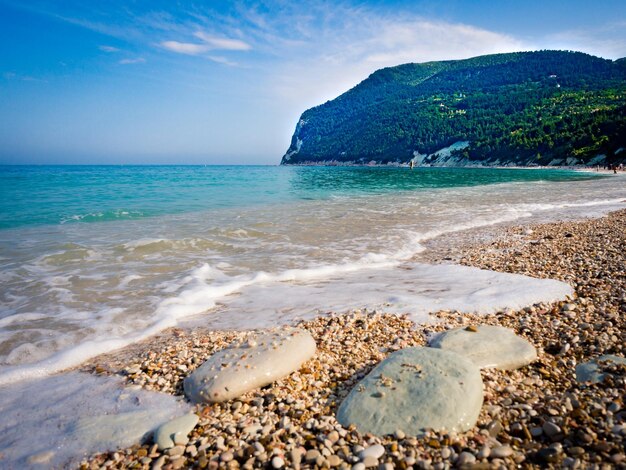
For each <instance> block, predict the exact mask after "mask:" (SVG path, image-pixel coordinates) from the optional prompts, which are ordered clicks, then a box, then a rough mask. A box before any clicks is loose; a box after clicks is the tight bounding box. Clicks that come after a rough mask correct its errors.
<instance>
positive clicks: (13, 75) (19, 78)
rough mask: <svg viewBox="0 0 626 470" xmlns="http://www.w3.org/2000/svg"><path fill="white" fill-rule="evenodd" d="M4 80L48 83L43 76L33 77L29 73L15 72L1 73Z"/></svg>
mask: <svg viewBox="0 0 626 470" xmlns="http://www.w3.org/2000/svg"><path fill="white" fill-rule="evenodd" d="M2 76H3V77H4V79H5V80H17V81H21V82H39V83H48V80H46V79H43V78H37V77H33V76H31V75H22V74H19V73H15V72H4V73H3V74H2Z"/></svg>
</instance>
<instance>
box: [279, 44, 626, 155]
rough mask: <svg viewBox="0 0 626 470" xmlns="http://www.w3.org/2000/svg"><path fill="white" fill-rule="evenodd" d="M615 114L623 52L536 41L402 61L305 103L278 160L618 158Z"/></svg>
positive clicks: (620, 127)
mask: <svg viewBox="0 0 626 470" xmlns="http://www.w3.org/2000/svg"><path fill="white" fill-rule="evenodd" d="M625 118H626V61H625V60H624V59H620V60H617V61H611V60H605V59H601V58H598V57H593V56H590V55H587V54H583V53H580V52H564V51H539V52H519V53H511V54H496V55H488V56H482V57H476V58H473V59H467V60H455V61H442V62H427V63H422V64H404V65H399V66H397V67H390V68H385V69H381V70H378V71H376V72H374V73H373V74H372V75H370V76H369V77H368V78H367V79H366V80H364V81H363V82H361V83H360V84H358V85H357V86H355V87H354V88H352V89H351V90H349V91H348V92H346V93H344V94H343V95H341V96H339V97H338V98H336V99H334V100H332V101H328V102H326V103H324V104H322V105H320V106H317V107H314V108H311V109H309V110H307V111H305V112H304V113H303V114H302V117H301V118H300V121H299V123H298V125H297V127H296V131H295V133H294V135H293V137H292V140H291V145H290V147H289V149H288V150H287V153H286V154H285V156H284V157H283V159H282V162H281V163H282V164H304V163H338V164H342V163H345V164H350V163H354V164H363V163H370V162H375V163H379V164H385V163H406V162H408V161H409V160H411V159H413V160H414V161H416V163H418V164H433V165H548V164H552V165H559V164H575V163H578V164H581V163H586V164H596V163H600V164H602V163H605V162H609V163H613V162H623V161H624V160H625V159H626V119H625ZM450 146H452V147H451V148H448V149H447V150H444V151H442V152H439V151H440V150H441V149H445V148H446V147H450ZM622 148H625V149H624V150H623V151H622V150H621V149H622ZM437 152H439V153H437ZM599 155H605V158H604V159H603V158H602V157H599Z"/></svg>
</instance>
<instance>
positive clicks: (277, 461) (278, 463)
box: [272, 457, 285, 468]
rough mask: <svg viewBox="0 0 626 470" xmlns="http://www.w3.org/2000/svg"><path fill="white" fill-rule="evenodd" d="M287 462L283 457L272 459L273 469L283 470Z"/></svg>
mask: <svg viewBox="0 0 626 470" xmlns="http://www.w3.org/2000/svg"><path fill="white" fill-rule="evenodd" d="M284 466H285V461H284V460H283V459H282V458H281V457H274V458H273V459H272V468H283V467H284Z"/></svg>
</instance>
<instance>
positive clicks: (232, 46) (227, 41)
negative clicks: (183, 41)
mask: <svg viewBox="0 0 626 470" xmlns="http://www.w3.org/2000/svg"><path fill="white" fill-rule="evenodd" d="M194 36H195V37H197V38H198V39H200V40H201V41H204V43H205V44H206V46H207V47H208V48H210V49H212V50H220V51H249V50H250V49H252V46H251V45H250V44H248V43H247V42H244V41H242V40H240V39H231V38H221V37H216V36H211V35H210V34H207V33H205V32H202V31H198V32H196V33H195V34H194Z"/></svg>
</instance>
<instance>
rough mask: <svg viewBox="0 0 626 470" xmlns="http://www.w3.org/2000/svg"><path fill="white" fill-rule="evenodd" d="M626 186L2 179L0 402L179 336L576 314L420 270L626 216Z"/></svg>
mask: <svg viewBox="0 0 626 470" xmlns="http://www.w3.org/2000/svg"><path fill="white" fill-rule="evenodd" d="M625 182H626V180H625V179H624V178H622V177H612V176H608V175H599V174H596V173H594V172H578V171H568V170H562V169H479V168H476V169H470V168H457V169H451V168H415V169H413V170H409V169H408V168H396V167H393V168H392V167H291V166H3V167H0V385H2V384H9V383H15V382H17V381H20V380H24V379H31V378H36V377H44V376H47V375H50V374H53V373H55V372H58V371H60V370H63V369H66V368H68V367H73V366H76V365H79V364H80V363H81V362H83V361H85V360H86V359H88V358H90V357H93V356H95V355H97V354H100V353H104V352H109V351H112V350H115V349H118V348H120V347H123V346H125V345H128V344H131V343H134V342H137V341H141V340H143V339H145V338H148V337H150V336H152V335H154V334H156V333H158V332H160V331H162V330H164V329H166V328H168V327H172V326H177V325H178V326H181V325H183V326H184V325H196V326H197V325H202V326H206V327H208V328H237V329H250V328H262V327H267V326H274V325H277V324H288V323H293V322H294V321H296V320H298V319H302V318H310V317H312V316H314V315H318V314H320V313H324V312H329V311H336V312H342V311H348V310H352V309H362V308H366V309H371V310H379V311H390V312H395V313H409V314H410V315H412V316H413V318H414V319H415V320H416V321H425V320H427V318H428V313H429V312H430V311H433V310H437V309H443V308H446V309H458V310H462V311H479V312H480V311H485V312H487V311H493V310H494V309H499V308H506V307H510V308H513V307H520V306H524V305H525V304H529V303H532V302H535V301H540V300H550V299H553V298H558V297H563V296H564V295H566V294H567V292H566V291H564V290H563V287H562V284H559V285H556V284H555V285H545V284H542V285H541V286H535V285H533V284H532V282H534V280H528V278H524V277H523V276H519V279H517V278H513V277H506V276H505V275H501V274H496V273H489V272H478V273H476V272H475V271H477V270H475V271H467V269H471V268H462V267H459V266H447V265H443V266H441V265H438V266H431V265H428V264H426V263H423V262H420V261H419V255H420V253H422V252H423V251H424V250H425V246H424V245H425V243H427V242H428V241H430V240H433V239H435V238H436V237H438V236H440V235H444V234H452V233H458V234H459V236H461V234H462V233H464V232H466V231H468V230H472V229H477V228H481V227H488V226H493V225H496V224H501V223H521V224H526V223H531V222H532V221H539V220H552V219H558V218H563V217H566V216H567V217H584V216H595V215H600V214H603V213H606V212H608V211H610V210H614V209H618V208H622V207H625V206H626V204H625V203H624V201H625V200H626V184H624V183H625ZM524 282H531V284H524Z"/></svg>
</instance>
